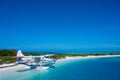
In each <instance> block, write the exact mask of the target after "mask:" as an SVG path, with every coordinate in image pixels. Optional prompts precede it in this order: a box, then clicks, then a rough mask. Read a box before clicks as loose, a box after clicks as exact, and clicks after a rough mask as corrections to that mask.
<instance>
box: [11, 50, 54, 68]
mask: <svg viewBox="0 0 120 80" xmlns="http://www.w3.org/2000/svg"><path fill="white" fill-rule="evenodd" d="M48 56H51V55H44V56H25V55H23V53H22V51H21V50H18V52H17V56H13V58H16V60H17V64H25V65H26V66H25V69H33V68H37V67H39V68H42V69H49V68H50V67H54V64H55V62H56V60H55V59H51V58H48Z"/></svg>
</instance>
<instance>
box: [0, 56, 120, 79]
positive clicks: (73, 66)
mask: <svg viewBox="0 0 120 80" xmlns="http://www.w3.org/2000/svg"><path fill="white" fill-rule="evenodd" d="M119 74H120V57H113V58H93V59H80V60H73V61H66V62H61V63H57V64H56V66H55V68H51V69H49V70H36V69H33V70H28V71H23V72H17V71H8V72H4V73H0V80H120V76H119Z"/></svg>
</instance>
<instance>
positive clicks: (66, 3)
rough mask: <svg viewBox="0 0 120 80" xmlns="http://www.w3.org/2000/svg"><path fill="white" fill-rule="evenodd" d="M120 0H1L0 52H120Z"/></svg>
mask: <svg viewBox="0 0 120 80" xmlns="http://www.w3.org/2000/svg"><path fill="white" fill-rule="evenodd" d="M119 4H120V1H119V0H51V1H50V0H43V1H42V0H0V49H12V48H15V49H23V50H40V49H91V48H94V49H96V48H102V49H104V48H108V49H111V50H112V49H120V5H119Z"/></svg>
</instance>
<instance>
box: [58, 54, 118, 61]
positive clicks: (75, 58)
mask: <svg viewBox="0 0 120 80" xmlns="http://www.w3.org/2000/svg"><path fill="white" fill-rule="evenodd" d="M103 57H120V55H102V56H85V57H82V56H76V57H69V56H66V57H65V59H58V60H57V61H56V62H57V63H60V62H65V61H71V60H78V59H90V58H103Z"/></svg>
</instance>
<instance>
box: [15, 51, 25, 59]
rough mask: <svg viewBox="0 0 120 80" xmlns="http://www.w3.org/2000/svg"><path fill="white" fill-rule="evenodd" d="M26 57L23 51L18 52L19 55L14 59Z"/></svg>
mask: <svg viewBox="0 0 120 80" xmlns="http://www.w3.org/2000/svg"><path fill="white" fill-rule="evenodd" d="M24 57H25V56H24V55H23V53H22V51H21V50H18V52H17V55H16V56H13V58H24Z"/></svg>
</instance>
